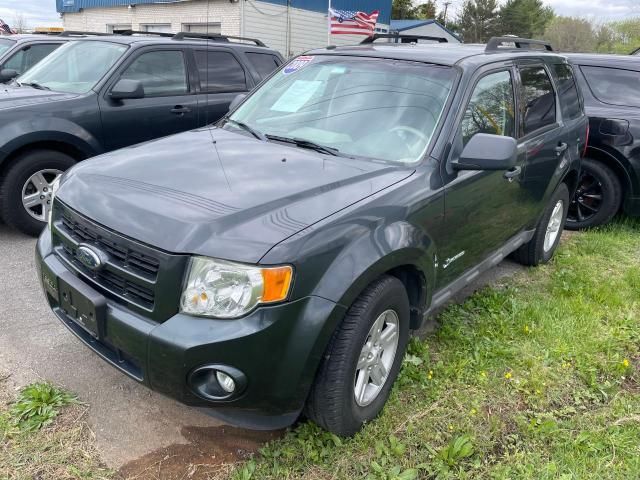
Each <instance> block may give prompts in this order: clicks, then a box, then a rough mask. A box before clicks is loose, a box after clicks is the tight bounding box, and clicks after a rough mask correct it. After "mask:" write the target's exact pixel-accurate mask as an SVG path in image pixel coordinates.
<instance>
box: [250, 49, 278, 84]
mask: <svg viewBox="0 0 640 480" xmlns="http://www.w3.org/2000/svg"><path fill="white" fill-rule="evenodd" d="M246 56H247V58H248V59H249V61H250V62H251V65H253V67H254V68H255V69H256V71H257V72H258V75H260V78H261V79H263V78H265V77H268V76H269V75H270V74H271V72H273V71H274V70H275V69H276V68H278V67H279V66H280V63H281V62H280V59H279V58H278V57H277V56H275V55H270V54H268V53H254V52H247V53H246Z"/></svg>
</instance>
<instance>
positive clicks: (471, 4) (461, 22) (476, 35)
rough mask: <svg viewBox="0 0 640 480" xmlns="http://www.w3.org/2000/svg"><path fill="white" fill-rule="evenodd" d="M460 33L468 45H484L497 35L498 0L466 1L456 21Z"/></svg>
mask: <svg viewBox="0 0 640 480" xmlns="http://www.w3.org/2000/svg"><path fill="white" fill-rule="evenodd" d="M456 24H457V25H458V27H459V30H458V31H459V32H460V33H461V34H462V38H463V39H464V41H465V42H467V43H484V42H486V41H487V40H489V38H491V37H492V36H494V35H496V32H497V29H498V3H497V1H496V0H466V1H465V2H464V4H463V5H462V11H461V12H460V14H459V16H458V18H457V19H456Z"/></svg>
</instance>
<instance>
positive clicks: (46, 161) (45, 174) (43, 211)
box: [0, 150, 75, 236]
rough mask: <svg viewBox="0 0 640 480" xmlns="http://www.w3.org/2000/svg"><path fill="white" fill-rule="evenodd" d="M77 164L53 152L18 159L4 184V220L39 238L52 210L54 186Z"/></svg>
mask: <svg viewBox="0 0 640 480" xmlns="http://www.w3.org/2000/svg"><path fill="white" fill-rule="evenodd" d="M74 164H75V160H74V159H73V158H71V157H70V156H68V155H65V154H64V153H61V152H56V151H53V150H35V151H31V152H27V153H25V154H23V155H21V156H20V157H18V158H17V159H16V160H15V161H14V163H13V165H11V167H9V169H8V171H7V172H6V176H5V178H4V181H2V184H1V185H0V198H2V218H3V219H4V221H5V222H6V223H7V224H9V225H11V226H12V227H14V228H16V229H18V230H20V231H21V232H23V233H26V234H27V235H33V236H35V235H38V234H39V233H40V232H41V231H42V229H43V228H44V226H45V225H46V223H47V218H48V215H49V211H50V210H51V185H52V184H53V182H54V181H55V180H56V179H57V178H58V177H59V176H60V175H62V174H63V173H64V172H65V170H67V169H68V168H70V167H72V166H73V165H74Z"/></svg>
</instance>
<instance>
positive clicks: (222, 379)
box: [216, 371, 236, 393]
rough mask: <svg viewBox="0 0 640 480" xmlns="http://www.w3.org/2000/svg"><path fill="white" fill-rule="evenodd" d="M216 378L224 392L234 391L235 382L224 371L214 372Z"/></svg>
mask: <svg viewBox="0 0 640 480" xmlns="http://www.w3.org/2000/svg"><path fill="white" fill-rule="evenodd" d="M216 379H217V380H218V383H219V384H220V386H221V387H222V389H223V390H224V391H225V392H227V393H233V392H234V391H235V389H236V382H234V381H233V378H231V377H230V376H229V375H227V374H226V373H224V372H220V371H217V372H216Z"/></svg>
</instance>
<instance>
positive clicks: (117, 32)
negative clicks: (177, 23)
mask: <svg viewBox="0 0 640 480" xmlns="http://www.w3.org/2000/svg"><path fill="white" fill-rule="evenodd" d="M113 34H114V35H155V36H156V37H173V35H174V34H173V33H166V32H143V31H139V30H131V29H126V30H114V31H113Z"/></svg>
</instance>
